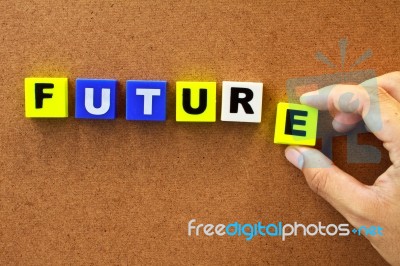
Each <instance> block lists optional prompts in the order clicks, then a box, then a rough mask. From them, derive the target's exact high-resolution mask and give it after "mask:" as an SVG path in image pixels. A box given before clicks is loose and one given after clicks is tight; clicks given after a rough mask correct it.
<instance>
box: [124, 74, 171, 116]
mask: <svg viewBox="0 0 400 266" xmlns="http://www.w3.org/2000/svg"><path fill="white" fill-rule="evenodd" d="M166 109H167V82H166V81H155V80H128V81H127V82H126V120H144V121H165V120H166V116H167V115H166V114H167V110H166Z"/></svg>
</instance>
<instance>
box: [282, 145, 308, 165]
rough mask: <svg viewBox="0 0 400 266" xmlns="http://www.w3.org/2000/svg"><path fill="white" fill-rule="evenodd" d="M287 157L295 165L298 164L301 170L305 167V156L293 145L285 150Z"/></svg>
mask: <svg viewBox="0 0 400 266" xmlns="http://www.w3.org/2000/svg"><path fill="white" fill-rule="evenodd" d="M285 157H286V159H287V160H288V161H289V162H291V163H292V164H293V165H294V166H296V167H297V168H299V169H300V170H301V169H303V165H304V157H303V155H302V154H301V153H300V152H299V151H298V150H296V149H295V148H292V147H287V148H286V150H285Z"/></svg>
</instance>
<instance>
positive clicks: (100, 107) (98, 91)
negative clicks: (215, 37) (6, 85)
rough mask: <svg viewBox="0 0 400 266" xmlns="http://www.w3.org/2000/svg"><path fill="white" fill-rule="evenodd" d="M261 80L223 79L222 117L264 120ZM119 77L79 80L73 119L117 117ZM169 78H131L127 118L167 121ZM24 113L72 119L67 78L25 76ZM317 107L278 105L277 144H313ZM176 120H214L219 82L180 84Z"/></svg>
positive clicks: (128, 89)
mask: <svg viewBox="0 0 400 266" xmlns="http://www.w3.org/2000/svg"><path fill="white" fill-rule="evenodd" d="M262 90H263V84H262V83H257V82H233V81H224V82H222V110H221V120H222V121H234V122H253V123H260V122H261V111H262ZM116 102H117V80H111V79H77V80H76V92H75V118H82V119H115V118H116ZM166 107H167V82H166V81H146V80H128V81H127V82H126V119H127V120H145V121H165V120H166V113H167V110H166ZM25 116H26V117H29V118H63V117H68V79H67V78H26V79H25ZM317 119H318V111H317V110H316V109H315V108H312V107H309V106H305V105H300V104H292V103H279V104H278V109H277V116H276V126H275V138H274V142H275V143H279V144H297V145H310V146H314V145H315V140H316V133H317ZM176 121H180V122H215V121H216V82H185V81H178V82H176Z"/></svg>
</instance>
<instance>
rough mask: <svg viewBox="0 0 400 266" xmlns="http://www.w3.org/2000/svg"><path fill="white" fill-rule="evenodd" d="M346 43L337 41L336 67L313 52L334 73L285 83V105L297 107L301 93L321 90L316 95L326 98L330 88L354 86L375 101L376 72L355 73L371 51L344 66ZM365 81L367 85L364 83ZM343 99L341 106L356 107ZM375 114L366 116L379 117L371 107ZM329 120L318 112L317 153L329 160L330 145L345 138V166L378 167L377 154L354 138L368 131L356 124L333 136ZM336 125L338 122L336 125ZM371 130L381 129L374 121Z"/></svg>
mask: <svg viewBox="0 0 400 266" xmlns="http://www.w3.org/2000/svg"><path fill="white" fill-rule="evenodd" d="M347 46H348V41H347V39H341V40H339V50H340V65H339V64H335V63H333V62H332V60H331V59H329V58H328V56H326V55H325V54H324V53H323V52H321V51H317V52H316V54H315V58H316V59H317V60H318V61H320V62H322V63H324V64H325V65H326V66H328V67H329V68H330V69H332V70H336V72H335V73H330V74H324V75H318V76H307V77H298V78H291V79H288V80H287V81H286V92H287V96H288V102H290V103H299V97H300V95H301V94H302V93H304V92H307V91H310V90H317V89H320V88H323V87H324V88H325V90H324V91H322V92H320V93H322V94H324V95H321V96H322V97H324V96H326V98H327V95H328V94H329V93H330V90H331V89H332V87H331V88H329V86H331V85H333V84H353V85H354V84H357V85H360V86H359V87H360V88H361V89H363V90H365V92H367V94H368V96H369V98H370V99H376V98H377V97H378V85H377V80H376V76H377V75H376V72H375V71H374V70H371V69H366V70H355V68H356V67H357V66H359V65H360V64H361V63H363V62H365V61H366V60H367V59H369V58H371V57H372V55H373V53H372V50H371V49H367V50H366V51H364V52H363V53H362V54H361V55H360V56H359V57H358V58H357V59H356V60H355V62H353V63H347V62H346V57H347ZM365 81H367V82H365ZM347 96H348V97H345V98H344V99H343V104H345V105H349V106H352V107H353V109H356V108H357V107H358V103H357V102H352V95H347ZM375 107H376V108H375V110H370V111H369V113H368V114H367V115H374V116H376V117H380V116H379V106H378V105H375ZM331 122H332V118H331V116H330V114H329V113H328V112H319V117H318V132H317V138H318V139H321V144H322V145H321V146H322V147H321V151H322V152H323V153H324V154H325V155H326V156H328V157H329V158H331V159H332V154H333V152H332V142H333V139H334V138H335V137H339V136H346V137H347V149H346V150H347V162H348V163H376V164H377V163H380V161H381V152H380V150H379V149H378V148H377V147H375V146H372V145H368V144H360V143H359V142H358V136H359V135H360V134H362V133H367V132H369V131H370V130H372V129H369V130H368V129H367V128H366V127H365V124H364V123H358V124H357V126H356V127H355V128H354V129H353V130H351V131H350V132H348V133H341V132H336V131H334V130H333V128H332V124H331ZM336 122H340V121H336ZM376 123H377V124H376V128H375V130H379V129H380V127H381V121H376Z"/></svg>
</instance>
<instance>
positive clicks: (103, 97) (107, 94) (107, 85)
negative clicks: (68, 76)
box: [75, 79, 117, 119]
mask: <svg viewBox="0 0 400 266" xmlns="http://www.w3.org/2000/svg"><path fill="white" fill-rule="evenodd" d="M116 101H117V80H114V79H77V80H76V95H75V117H76V118H86V119H115V117H116V105H117V104H116Z"/></svg>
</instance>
